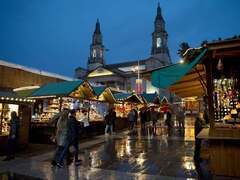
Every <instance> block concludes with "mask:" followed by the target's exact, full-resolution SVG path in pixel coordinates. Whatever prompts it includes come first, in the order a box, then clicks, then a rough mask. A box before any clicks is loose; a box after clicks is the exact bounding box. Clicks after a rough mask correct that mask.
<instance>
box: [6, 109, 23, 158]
mask: <svg viewBox="0 0 240 180" xmlns="http://www.w3.org/2000/svg"><path fill="white" fill-rule="evenodd" d="M8 125H9V126H10V132H9V136H8V145H7V157H6V158H5V159H4V161H9V160H12V159H14V158H15V152H16V144H17V139H18V132H19V126H20V125H19V118H18V116H17V113H16V112H15V111H12V112H11V120H10V123H9V124H8Z"/></svg>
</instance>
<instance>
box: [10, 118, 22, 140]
mask: <svg viewBox="0 0 240 180" xmlns="http://www.w3.org/2000/svg"><path fill="white" fill-rule="evenodd" d="M9 125H10V132H9V137H12V136H15V138H17V137H18V133H19V126H20V125H19V119H18V118H14V119H11V120H10V124H9Z"/></svg>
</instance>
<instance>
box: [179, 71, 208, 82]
mask: <svg viewBox="0 0 240 180" xmlns="http://www.w3.org/2000/svg"><path fill="white" fill-rule="evenodd" d="M203 79H205V75H203ZM198 80H199V76H198V74H197V73H196V76H193V77H192V78H190V77H188V79H184V80H183V79H182V80H180V81H178V82H176V83H175V84H184V83H189V82H193V81H198Z"/></svg>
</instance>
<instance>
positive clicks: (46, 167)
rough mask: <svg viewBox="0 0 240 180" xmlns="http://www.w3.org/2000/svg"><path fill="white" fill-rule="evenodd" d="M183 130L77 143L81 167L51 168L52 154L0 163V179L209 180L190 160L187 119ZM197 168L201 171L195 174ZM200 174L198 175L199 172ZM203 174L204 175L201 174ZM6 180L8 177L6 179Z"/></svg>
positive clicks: (190, 133) (125, 134)
mask: <svg viewBox="0 0 240 180" xmlns="http://www.w3.org/2000/svg"><path fill="white" fill-rule="evenodd" d="M188 122H190V123H189V124H188V125H187V126H186V128H185V131H178V130H174V131H172V132H171V133H170V135H169V132H168V131H167V130H166V129H165V128H164V127H162V126H160V125H158V127H157V131H156V134H155V135H153V133H152V131H151V128H150V127H148V128H146V131H141V130H140V128H137V130H136V131H134V132H131V133H128V132H123V133H119V134H116V135H113V136H108V137H105V136H98V137H96V138H94V139H93V140H91V141H89V142H85V143H82V144H81V152H80V158H81V159H82V160H83V162H82V165H81V166H79V167H75V166H74V165H71V166H69V167H64V168H62V169H58V168H51V165H50V161H51V157H52V152H49V153H45V154H42V155H38V156H33V157H30V158H21V157H19V158H17V159H16V160H14V161H11V162H7V163H6V162H0V167H1V168H0V180H1V179H4V180H5V179H8V178H7V177H12V178H14V177H16V178H18V179H29V180H30V179H35V178H36V179H38V178H39V179H94V180H100V179H104V180H107V179H124V180H125V179H141V180H145V179H176V178H177V179H178V178H180V179H181V178H182V179H185V178H198V175H199V174H200V175H201V176H202V177H204V178H210V177H209V175H208V173H206V172H207V168H208V167H207V164H206V163H205V162H204V163H202V164H201V166H197V167H198V168H196V165H195V164H194V161H193V151H194V141H193V140H194V130H193V126H192V124H193V123H192V122H191V120H188ZM199 168H201V169H202V170H203V171H197V170H199ZM199 172H200V173H199ZM202 172H204V174H202ZM9 179H10V178H9Z"/></svg>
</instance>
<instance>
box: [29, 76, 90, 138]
mask: <svg viewBox="0 0 240 180" xmlns="http://www.w3.org/2000/svg"><path fill="white" fill-rule="evenodd" d="M93 97H94V92H93V89H92V87H91V86H90V85H89V84H88V82H85V81H81V80H79V81H64V82H54V83H48V84H46V85H43V86H42V87H40V88H39V89H37V90H36V91H34V92H33V93H32V94H31V97H30V98H31V99H34V100H35V101H36V102H35V103H34V108H33V112H32V120H31V137H30V140H31V141H32V142H36V141H37V142H49V141H50V139H49V137H50V136H51V135H52V132H53V129H54V127H52V126H50V125H49V120H50V119H51V118H52V117H53V116H54V115H56V114H57V113H59V112H60V111H62V110H63V109H79V111H78V112H77V116H82V115H83V114H84V112H83V111H84V110H87V109H88V108H89V103H88V102H87V101H85V100H86V99H91V98H93Z"/></svg>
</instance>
